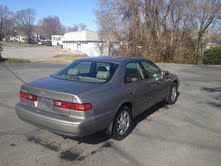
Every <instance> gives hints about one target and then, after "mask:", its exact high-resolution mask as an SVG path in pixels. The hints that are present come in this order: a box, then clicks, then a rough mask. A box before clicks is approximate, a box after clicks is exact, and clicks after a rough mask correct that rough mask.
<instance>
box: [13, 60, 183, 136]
mask: <svg viewBox="0 0 221 166" xmlns="http://www.w3.org/2000/svg"><path fill="white" fill-rule="evenodd" d="M178 87H179V79H178V77H177V76H176V75H174V74H171V73H169V72H168V71H162V70H161V69H160V68H159V67H158V66H156V65H155V64H154V63H153V62H151V61H149V60H147V59H144V58H128V57H120V56H107V57H95V58H84V59H79V60H77V61H75V62H73V63H71V64H70V65H67V66H65V67H64V68H62V69H61V70H60V71H58V72H57V73H55V74H53V75H51V76H49V77H46V78H42V79H39V80H36V81H33V82H30V83H25V84H24V85H22V87H21V90H20V102H19V103H18V104H17V105H16V113H17V115H18V117H19V118H20V119H22V120H24V121H26V122H28V123H31V124H33V125H35V126H38V127H40V128H44V129H47V130H49V131H52V132H55V133H58V134H62V135H68V136H80V137H82V136H86V135H90V134H92V133H95V132H98V131H102V130H104V131H106V133H107V134H109V135H112V136H113V138H115V139H117V140H121V139H123V138H125V137H126V136H127V135H128V134H129V133H130V131H131V128H132V124H133V123H132V122H133V119H134V117H136V116H137V115H139V114H140V113H142V112H144V111H146V110H147V109H148V108H150V107H151V106H153V105H155V104H157V103H159V102H161V101H166V102H167V103H168V104H174V103H175V102H176V100H177V97H178Z"/></svg>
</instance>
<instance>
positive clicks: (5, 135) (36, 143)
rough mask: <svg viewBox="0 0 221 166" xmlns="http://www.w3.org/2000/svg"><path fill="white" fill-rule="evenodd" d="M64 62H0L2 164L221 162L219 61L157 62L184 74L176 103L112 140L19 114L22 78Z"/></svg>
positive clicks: (187, 165)
mask: <svg viewBox="0 0 221 166" xmlns="http://www.w3.org/2000/svg"><path fill="white" fill-rule="evenodd" d="M64 65H65V64H55V63H27V64H26V63H25V64H7V65H2V64H0V165H3V166H7V165H8V166H14V165H16V166H17V165H28V166H32V165H35V166H36V165H53V166H56V165H59V166H60V165H67V166H71V165H82V166H83V165H96V166H99V165H102V166H104V165H108V166H109V165H127V166H128V165H151V166H152V165H157V166H158V165H159V166H162V165H164V166H178V165H181V166H184V165H185V166H191V165H194V166H196V165H199V166H203V165H205V166H208V165H209V166H220V165H221V141H220V140H221V66H205V65H199V66H195V65H182V64H159V65H160V66H161V67H162V68H163V69H166V70H169V71H171V72H173V73H176V74H177V75H178V76H179V78H180V80H181V86H180V96H179V98H178V101H177V103H176V104H175V105H170V106H166V105H163V104H159V105H157V106H155V107H152V108H151V109H149V110H147V111H146V112H145V113H143V114H142V115H140V116H139V117H137V118H136V123H135V124H136V125H135V127H134V129H133V131H132V133H131V134H130V135H129V136H128V137H127V138H126V139H124V140H122V141H114V140H112V139H108V138H106V137H105V136H104V135H103V134H102V133H97V134H94V135H91V136H88V137H85V138H82V139H79V138H64V137H61V136H59V135H56V134H53V133H50V132H48V131H45V130H42V129H38V128H36V127H33V126H31V125H29V124H27V123H25V122H22V121H21V120H19V119H18V118H17V116H16V114H15V110H14V106H15V104H16V103H17V102H19V95H18V94H19V88H20V86H21V85H22V83H23V82H28V81H32V80H35V79H39V78H42V77H46V76H48V75H50V74H52V73H54V72H55V71H57V70H58V69H60V68H61V67H63V66H64Z"/></svg>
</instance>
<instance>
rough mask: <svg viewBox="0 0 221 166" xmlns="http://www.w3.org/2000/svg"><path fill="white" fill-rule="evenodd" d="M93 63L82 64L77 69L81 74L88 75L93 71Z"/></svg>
mask: <svg viewBox="0 0 221 166" xmlns="http://www.w3.org/2000/svg"><path fill="white" fill-rule="evenodd" d="M91 64H92V63H91V62H80V63H79V64H78V65H77V66H75V69H78V70H79V72H80V74H88V73H90V70H91Z"/></svg>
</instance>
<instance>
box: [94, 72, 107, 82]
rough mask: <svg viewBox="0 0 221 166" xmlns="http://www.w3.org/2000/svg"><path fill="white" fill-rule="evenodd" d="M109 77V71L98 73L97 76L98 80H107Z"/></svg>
mask: <svg viewBox="0 0 221 166" xmlns="http://www.w3.org/2000/svg"><path fill="white" fill-rule="evenodd" d="M109 76H110V72H109V71H98V72H97V75H96V77H97V78H98V79H102V80H107V79H108V77H109Z"/></svg>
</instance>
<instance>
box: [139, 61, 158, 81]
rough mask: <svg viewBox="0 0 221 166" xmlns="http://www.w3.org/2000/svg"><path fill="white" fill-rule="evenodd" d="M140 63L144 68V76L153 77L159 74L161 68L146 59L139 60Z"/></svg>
mask: <svg viewBox="0 0 221 166" xmlns="http://www.w3.org/2000/svg"><path fill="white" fill-rule="evenodd" d="M140 63H141V65H142V66H143V68H144V76H145V78H155V77H157V76H160V75H161V70H160V68H159V67H157V66H156V65H155V64H153V63H151V62H148V61H140Z"/></svg>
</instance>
